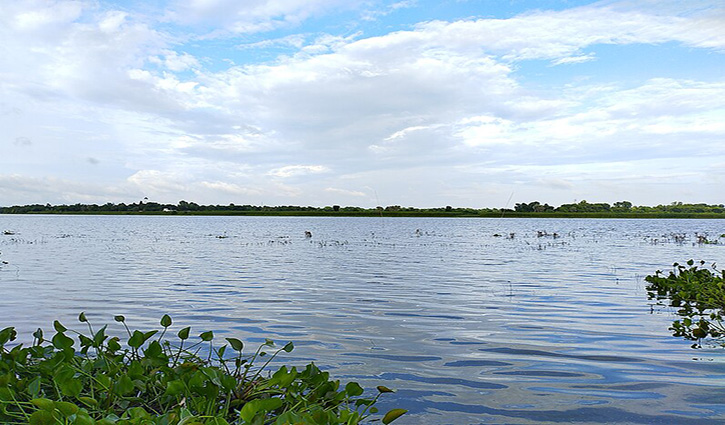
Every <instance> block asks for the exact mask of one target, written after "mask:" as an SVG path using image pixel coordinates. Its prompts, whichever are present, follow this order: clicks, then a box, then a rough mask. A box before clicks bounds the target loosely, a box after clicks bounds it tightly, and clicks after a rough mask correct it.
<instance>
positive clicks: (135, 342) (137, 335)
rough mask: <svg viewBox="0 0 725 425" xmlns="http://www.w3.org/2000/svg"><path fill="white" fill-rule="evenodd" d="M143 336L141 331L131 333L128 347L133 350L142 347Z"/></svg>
mask: <svg viewBox="0 0 725 425" xmlns="http://www.w3.org/2000/svg"><path fill="white" fill-rule="evenodd" d="M143 342H144V334H143V332H141V331H133V334H132V335H131V338H129V339H128V345H129V346H130V347H133V348H139V347H141V346H142V345H143Z"/></svg>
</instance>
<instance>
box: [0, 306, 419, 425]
mask: <svg viewBox="0 0 725 425" xmlns="http://www.w3.org/2000/svg"><path fill="white" fill-rule="evenodd" d="M78 320H79V321H80V322H81V323H84V324H85V326H86V327H87V328H88V333H81V332H78V331H75V330H71V329H68V328H66V327H65V326H63V325H62V324H61V323H60V322H59V321H55V322H54V323H53V328H54V330H55V334H54V335H53V336H52V338H51V339H50V341H48V340H46V339H45V337H44V333H43V330H42V329H38V330H37V331H35V332H34V333H33V334H32V336H33V342H32V345H30V346H27V347H24V346H23V344H17V345H14V346H10V343H11V342H12V341H14V340H15V339H16V337H17V332H16V330H15V328H13V327H8V328H5V329H2V330H0V423H3V424H30V425H54V424H74V425H92V424H96V425H111V424H116V425H201V424H207V425H230V424H232V425H235V424H236V425H243V424H254V425H261V424H276V425H281V424H359V423H362V422H364V421H366V420H368V419H369V418H370V416H371V415H373V414H375V413H377V408H376V407H375V406H374V404H375V402H376V401H377V400H378V397H380V396H381V395H382V394H383V393H387V392H391V391H392V390H390V389H388V388H386V387H384V386H379V387H378V388H377V395H375V396H374V397H363V394H364V391H363V389H362V387H360V385H358V384H357V383H355V382H350V383H347V384H346V385H344V386H341V384H340V381H336V380H331V379H330V377H329V373H328V372H323V371H321V370H320V369H319V368H318V367H317V366H316V365H315V364H314V363H310V364H308V365H307V366H306V367H304V368H301V369H298V368H296V367H292V368H288V367H287V366H282V367H280V368H279V369H277V370H276V371H274V373H272V372H270V371H268V368H269V366H270V364H271V362H272V361H273V360H274V359H275V358H276V357H277V355H278V354H280V353H282V352H290V351H292V350H293V348H294V347H293V344H292V343H291V342H290V343H287V344H286V345H284V346H282V347H276V346H275V344H274V342H273V341H271V340H266V341H265V342H264V343H263V344H261V345H260V346H259V347H258V348H257V349H256V350H254V351H253V352H251V353H250V354H245V353H244V349H245V346H244V343H243V342H242V341H241V340H239V339H237V338H225V343H224V345H221V346H215V345H214V334H213V332H212V331H206V332H202V333H200V334H199V335H198V337H197V338H192V337H191V328H190V327H186V328H183V329H181V330H180V331H178V333H177V334H176V337H177V340H178V342H175V343H172V342H171V341H170V340H168V339H165V338H164V337H165V336H166V334H167V331H168V330H169V327H170V326H171V324H172V319H171V317H169V316H168V315H164V316H163V317H162V318H161V321H160V325H161V327H162V329H161V330H160V331H159V330H151V331H147V332H142V331H139V330H134V331H131V330H130V329H129V328H128V326H127V325H126V319H125V318H124V317H123V316H115V321H116V322H118V323H120V324H122V325H123V328H124V330H125V334H126V335H127V338H126V337H125V336H124V339H123V340H122V339H121V338H119V337H118V336H111V335H109V334H108V333H107V332H108V326H103V327H101V328H98V329H95V330H94V327H93V326H92V325H91V323H90V321H89V320H88V318H87V317H86V315H85V314H84V313H81V314H80V315H79V317H78ZM73 337H75V339H74V338H73ZM76 339H77V341H76ZM76 342H78V346H76V345H75V344H76ZM405 412H406V411H405V410H403V409H393V410H391V411H389V412H388V413H387V414H386V415H385V416H384V417H383V418H382V422H383V423H384V424H388V423H390V422H392V421H393V420H395V419H397V418H398V417H399V416H401V415H402V414H404V413H405Z"/></svg>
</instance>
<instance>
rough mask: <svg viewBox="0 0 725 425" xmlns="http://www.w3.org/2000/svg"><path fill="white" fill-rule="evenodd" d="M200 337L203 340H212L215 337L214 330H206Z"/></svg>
mask: <svg viewBox="0 0 725 425" xmlns="http://www.w3.org/2000/svg"><path fill="white" fill-rule="evenodd" d="M199 338H201V340H202V341H211V340H212V339H214V332H212V331H206V332H202V333H200V334H199Z"/></svg>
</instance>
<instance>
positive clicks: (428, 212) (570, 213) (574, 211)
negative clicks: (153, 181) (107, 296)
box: [0, 201, 725, 239]
mask: <svg viewBox="0 0 725 425" xmlns="http://www.w3.org/2000/svg"><path fill="white" fill-rule="evenodd" d="M0 214H157V215H175V214H182V215H265V216H340V215H342V216H367V217H374V216H380V215H381V214H382V215H384V216H390V217H500V216H501V214H506V216H507V217H552V216H555V217H588V218H599V217H607V218H609V217H611V218H668V217H669V218H687V217H703V218H705V217H707V218H725V205H723V204H718V205H708V204H704V203H700V204H683V203H682V202H672V203H670V204H668V205H657V206H635V205H632V203H631V202H629V201H619V202H615V203H614V204H612V205H610V204H607V203H589V202H587V201H579V202H577V203H573V204H563V205H561V206H559V207H556V208H555V207H553V206H551V205H549V204H541V203H540V202H539V201H533V202H530V203H526V202H522V203H517V204H515V207H514V209H501V208H460V207H453V206H450V205H448V206H445V207H439V208H414V207H403V206H400V205H389V206H387V207H384V208H383V207H382V206H379V207H375V208H361V207H355V206H345V207H341V206H339V205H332V206H325V207H312V206H300V205H278V206H267V205H263V206H259V205H236V204H229V205H199V204H197V203H194V202H187V201H179V203H178V204H176V205H174V204H159V203H156V202H144V201H140V202H138V203H132V204H124V203H120V204H113V203H107V204H103V205H97V204H75V205H50V204H45V205H42V204H33V205H14V206H9V207H0ZM4 233H5V234H7V235H13V234H14V232H12V231H6V232H4ZM220 239H224V238H223V237H220Z"/></svg>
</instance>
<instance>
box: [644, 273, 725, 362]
mask: <svg viewBox="0 0 725 425" xmlns="http://www.w3.org/2000/svg"><path fill="white" fill-rule="evenodd" d="M704 266H705V262H704V261H700V263H699V264H695V262H694V261H693V260H689V261H688V262H687V264H686V265H683V264H678V263H675V264H674V270H673V271H671V272H670V273H669V274H668V275H665V274H664V273H662V272H661V271H659V270H658V271H657V272H656V273H655V274H654V275H650V276H647V277H646V278H645V280H646V281H647V282H648V283H649V285H647V292H648V295H649V297H650V298H651V299H652V298H654V299H657V300H658V301H659V302H662V301H663V300H667V302H668V304H667V305H669V306H670V307H674V308H677V314H678V315H679V316H680V319H678V320H675V321H674V322H673V323H672V327H671V328H670V330H672V333H673V335H674V336H678V337H683V338H685V339H687V340H690V341H695V343H694V344H693V345H692V346H693V348H698V347H700V346H701V345H700V344H701V342H702V340H703V339H704V338H712V339H715V340H718V341H721V342H722V340H723V338H725V323H723V316H724V315H725V271H721V270H718V269H717V268H716V266H715V265H714V264H713V265H712V266H711V267H709V268H708V267H704Z"/></svg>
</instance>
